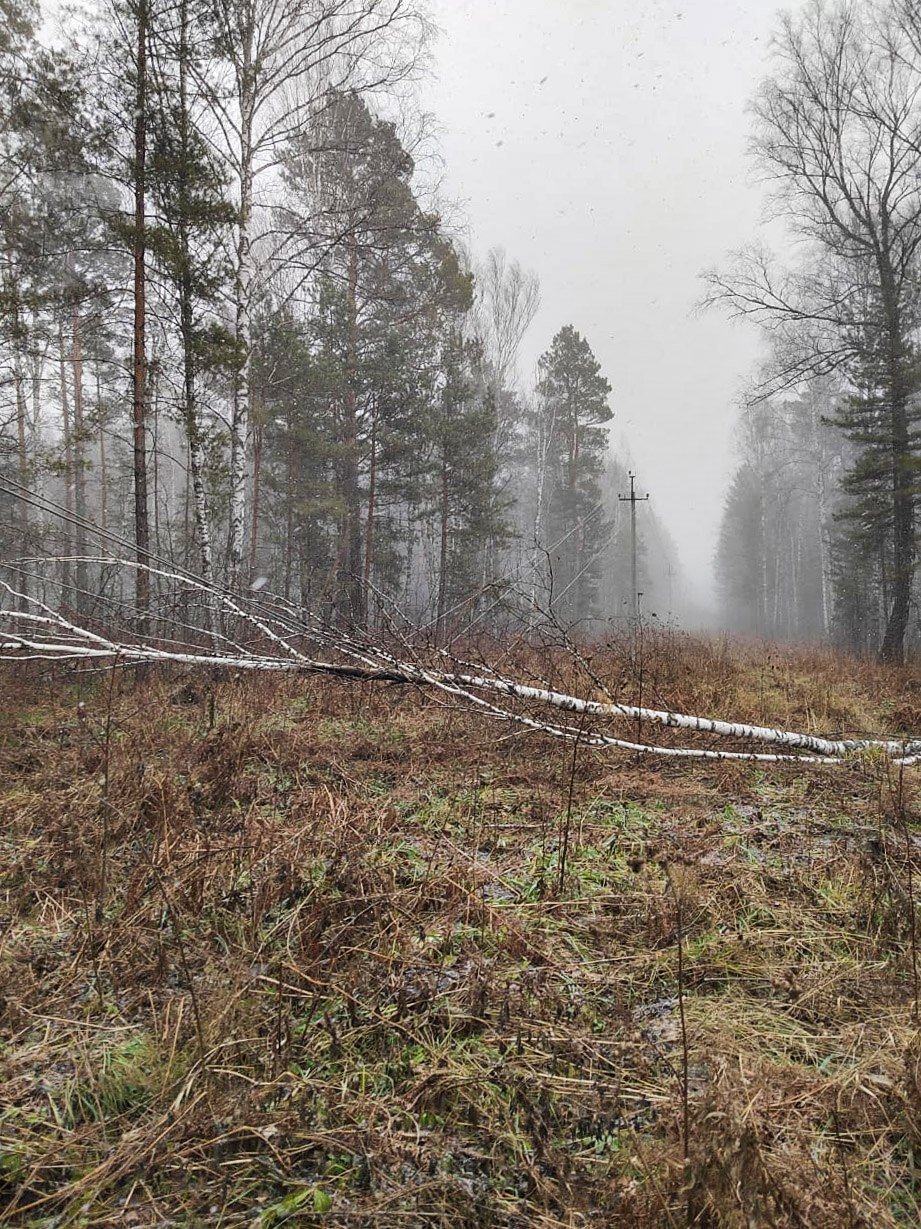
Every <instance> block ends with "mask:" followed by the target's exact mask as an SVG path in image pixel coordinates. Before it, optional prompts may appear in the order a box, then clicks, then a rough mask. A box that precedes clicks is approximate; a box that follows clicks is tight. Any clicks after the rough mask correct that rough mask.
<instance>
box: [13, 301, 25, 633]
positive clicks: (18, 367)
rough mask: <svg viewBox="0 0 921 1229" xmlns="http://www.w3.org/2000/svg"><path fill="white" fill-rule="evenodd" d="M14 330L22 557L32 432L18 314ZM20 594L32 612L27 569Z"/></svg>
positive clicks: (20, 575) (23, 576)
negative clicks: (20, 349) (30, 436)
mask: <svg viewBox="0 0 921 1229" xmlns="http://www.w3.org/2000/svg"><path fill="white" fill-rule="evenodd" d="M14 328H15V332H16V335H17V339H16V343H14V348H13V364H14V365H13V383H14V384H15V387H16V453H17V461H18V477H19V486H20V498H19V500H18V501H17V504H18V509H19V517H18V520H19V553H21V554H23V555H27V554H28V553H29V505H28V503H27V502H26V498H25V496H26V492H27V491H28V489H29V432H28V408H27V405H26V388H25V375H24V373H23V370H22V355H21V354H20V352H19V346H18V334H19V321H18V313H17V316H15V317H14ZM19 590H20V592H21V593H22V599H21V603H20V608H21V609H22V610H26V609H28V605H29V602H28V596H29V573H28V569H27V568H23V569H22V571H21V572H20V573H19Z"/></svg>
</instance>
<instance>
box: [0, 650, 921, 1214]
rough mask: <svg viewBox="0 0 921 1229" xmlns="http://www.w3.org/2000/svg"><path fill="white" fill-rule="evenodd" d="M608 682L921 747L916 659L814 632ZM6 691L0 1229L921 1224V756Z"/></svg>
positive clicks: (170, 689)
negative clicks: (802, 646) (838, 755)
mask: <svg viewBox="0 0 921 1229" xmlns="http://www.w3.org/2000/svg"><path fill="white" fill-rule="evenodd" d="M537 664H538V663H536V662H535V661H533V660H525V659H522V660H520V661H519V662H517V663H513V664H512V665H510V664H509V663H506V666H505V668H506V669H507V670H509V672H515V673H517V676H518V677H521V678H523V679H526V678H530V677H533V676H534V674H535V673H536V669H537ZM539 664H540V669H541V673H542V674H544V675H549V677H550V681H551V682H554V683H566V684H567V685H569V686H571V687H572V688H573V689H579V688H581V691H582V693H583V694H585V692H586V690H587V684H586V679H585V678H582V679H579V678H578V677H575V674H577V673H578V669H577V667H576V666H575V665H573V664H572V663H571V662H565V661H562V660H561V661H546V662H541V663H539ZM513 665H514V669H513ZM639 665H641V666H642V670H640V669H639ZM591 673H592V674H593V675H594V676H595V677H596V679H597V678H601V679H602V680H603V681H604V682H605V683H606V685H608V686H609V687H610V689H611V690H612V691H613V693H614V694H615V695H616V696H617V698H619V699H622V700H625V701H634V700H638V699H641V700H642V701H643V702H644V703H654V704H667V705H668V706H669V707H673V708H680V709H684V710H685V711H690V712H702V713H707V714H710V715H714V716H722V717H727V718H734V719H738V720H742V719H752V720H757V721H766V722H771V723H778V724H784V725H789V726H793V727H796V728H801V729H809V730H817V731H820V732H829V733H831V732H847V733H852V732H854V733H863V732H870V733H883V732H894V731H912V730H913V731H915V732H918V731H921V709H919V707H918V705H919V704H921V692H919V690H918V688H919V683H921V675H919V673H918V672H915V673H912V672H911V671H904V672H892V671H883V670H881V669H878V668H876V667H873V666H870V665H868V664H860V663H855V662H850V661H845V660H840V659H834V658H833V657H831V656H828V655H822V654H818V653H805V652H803V653H798V652H795V651H792V650H791V651H783V650H773V651H771V652H767V651H765V650H763V649H759V648H757V647H756V646H749V647H746V646H732V645H729V644H727V643H723V642H713V643H705V642H699V641H692V640H685V639H682V638H680V637H677V636H662V637H659V638H651V639H650V640H649V642H648V643H647V644H646V645H645V646H644V655H643V660H642V662H641V663H638V661H637V657H636V655H635V654H633V653H631V652H628V651H626V650H625V649H624V650H619V649H618V648H617V647H616V646H612V647H608V648H605V649H601V650H599V651H598V652H597V653H596V654H595V656H594V658H593V660H592V663H591ZM0 713H2V717H0V722H2V743H0V915H2V916H0V1013H2V1014H0V1021H2V1026H0V1038H2V1040H0V1089H2V1091H0V1225H3V1226H33V1227H35V1229H38V1227H42V1229H52V1227H55V1229H56V1227H58V1226H109V1225H111V1226H115V1225H118V1226H123V1225H124V1226H155V1225H164V1226H165V1225H176V1226H247V1227H251V1229H273V1227H275V1226H280V1225H292V1226H300V1225H313V1224H316V1225H329V1226H389V1225H398V1226H420V1227H422V1226H520V1227H521V1229H526V1227H528V1226H541V1227H547V1229H549V1227H551V1226H573V1227H575V1226H588V1225H615V1226H619V1225H623V1226H638V1227H642V1229H646V1227H648V1229H653V1227H659V1226H669V1225H672V1226H682V1227H683V1226H687V1225H691V1224H693V1225H698V1226H727V1227H728V1226H732V1227H736V1226H738V1227H739V1229H741V1227H742V1226H745V1227H747V1229H754V1227H758V1226H788V1225H789V1226H809V1227H813V1226H815V1227H819V1226H827V1227H828V1229H842V1227H843V1229H852V1227H855V1226H867V1227H872V1229H877V1227H881V1229H885V1227H886V1226H897V1225H900V1226H915V1225H917V1224H918V1223H919V1220H921V1033H919V1027H918V1020H917V1004H918V996H919V989H918V968H917V963H918V962H917V944H916V941H915V940H916V935H915V909H914V900H915V898H916V897H917V895H918V890H919V884H918V883H917V882H916V880H917V879H918V878H919V877H921V858H919V854H921V826H919V827H916V815H917V811H916V807H917V798H918V785H919V780H921V777H919V770H918V769H914V768H911V769H907V770H905V772H904V774H903V776H902V777H900V776H899V773H898V770H897V769H893V768H892V767H891V766H890V765H889V764H888V763H887V762H886V761H885V760H884V759H882V758H880V757H878V756H875V755H869V754H863V755H856V756H854V757H853V759H852V760H849V761H848V762H847V763H845V764H843V765H841V766H839V767H834V768H832V767H824V768H810V769H805V768H803V767H799V768H797V767H785V766H776V767H771V766H754V765H751V764H748V763H709V764H708V763H697V764H688V763H684V762H682V763H674V762H667V761H661V760H656V761H653V760H644V761H642V762H639V761H638V760H637V758H636V757H635V756H632V755H630V754H626V753H620V752H611V751H609V750H608V751H598V750H594V749H590V748H586V747H584V746H581V747H580V746H578V745H576V746H574V745H572V744H565V743H559V742H555V741H554V740H552V739H548V738H546V737H544V736H542V735H539V734H535V733H530V732H528V731H526V730H521V729H519V728H514V727H510V726H508V725H502V724H498V723H495V722H490V721H489V720H488V719H487V718H484V717H482V716H479V715H477V714H474V713H471V712H470V711H468V710H466V709H462V708H460V707H457V708H451V707H446V706H445V705H444V704H443V703H438V702H436V701H435V700H434V699H432V698H431V697H427V696H425V695H423V694H421V693H420V692H417V691H416V690H414V689H412V688H408V687H403V688H401V687H397V686H386V685H380V684H375V685H370V684H357V683H351V684H346V683H335V682H332V681H329V680H317V679H312V680H311V679H303V680H299V679H275V678H273V679H240V678H235V677H225V678H222V679H210V678H208V677H205V676H204V675H192V674H189V675H179V674H175V673H174V674H172V675H170V676H155V675H154V676H151V677H149V678H147V680H146V681H144V682H142V683H137V682H136V681H135V680H134V679H133V678H131V677H130V676H129V675H127V674H124V675H120V676H112V675H100V674H87V675H84V676H81V675H79V674H70V675H64V674H61V673H60V672H59V673H57V674H40V673H37V672H35V671H27V670H26V669H25V668H18V667H16V668H14V667H10V668H8V670H7V673H6V674H5V675H2V676H0ZM611 728H612V730H615V731H616V732H620V731H621V730H622V729H623V728H624V727H623V726H620V727H617V726H613V725H612V726H611ZM639 733H640V736H641V737H645V736H646V734H647V733H648V731H643V730H641V731H639ZM636 734H637V730H636V727H635V725H630V726H628V727H627V733H626V736H627V737H633V736H635V735H636ZM657 737H658V738H659V739H666V738H672V740H673V741H676V740H675V737H674V732H672V731H666V732H664V733H663V732H661V731H659V733H658V735H657ZM685 742H687V739H685ZM695 745H700V746H710V745H713V743H712V742H709V741H707V740H702V739H701V738H699V737H698V738H697V742H696V744H695ZM721 745H723V744H721ZM730 745H731V744H730ZM739 746H741V744H739ZM916 1149H919V1152H916Z"/></svg>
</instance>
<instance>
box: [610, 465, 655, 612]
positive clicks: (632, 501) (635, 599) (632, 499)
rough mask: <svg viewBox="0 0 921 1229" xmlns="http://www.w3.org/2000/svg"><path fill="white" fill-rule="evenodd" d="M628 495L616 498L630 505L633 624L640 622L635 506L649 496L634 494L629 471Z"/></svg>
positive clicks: (633, 478) (632, 480)
mask: <svg viewBox="0 0 921 1229" xmlns="http://www.w3.org/2000/svg"><path fill="white" fill-rule="evenodd" d="M629 477H630V494H629V495H618V496H617V498H618V499H619V500H620V502H621V503H622V504H626V503H628V504H629V505H630V590H631V598H630V601H631V604H632V606H633V622H634V623H635V624H636V623H639V621H640V595H639V593H638V592H637V588H636V584H637V580H636V505H637V504H638V503H642V501H643V500H644V499H648V498H649V495H648V494H647V495H637V493H636V487H635V485H634V484H635V482H636V474H635V473H634V472H633V471H632V470H631V471H630V475H629Z"/></svg>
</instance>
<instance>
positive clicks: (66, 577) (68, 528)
mask: <svg viewBox="0 0 921 1229" xmlns="http://www.w3.org/2000/svg"><path fill="white" fill-rule="evenodd" d="M58 352H59V357H58V361H59V366H60V377H61V424H62V427H63V432H64V511H65V514H66V515H65V519H64V564H63V567H62V571H61V604H62V605H63V606H73V604H74V592H73V563H72V560H71V556H72V555H73V516H74V457H73V427H72V424H71V418H70V401H69V399H68V396H67V363H66V360H65V357H64V354H65V350H64V326H63V324H61V323H60V321H59V322H58Z"/></svg>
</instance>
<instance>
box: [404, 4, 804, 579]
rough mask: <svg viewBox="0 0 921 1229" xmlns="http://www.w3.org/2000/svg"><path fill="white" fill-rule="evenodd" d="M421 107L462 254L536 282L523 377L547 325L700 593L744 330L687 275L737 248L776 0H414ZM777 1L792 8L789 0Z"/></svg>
mask: <svg viewBox="0 0 921 1229" xmlns="http://www.w3.org/2000/svg"><path fill="white" fill-rule="evenodd" d="M431 4H432V9H433V11H434V15H435V19H436V21H437V23H438V26H439V28H440V36H439V38H438V40H437V43H436V46H435V55H434V58H435V64H434V70H435V71H434V75H433V77H432V79H431V80H430V81H428V82H427V83H426V84H425V86H424V87H423V102H424V105H425V106H426V108H427V109H429V110H430V111H432V112H433V113H434V115H435V117H436V119H437V121H438V126H439V147H440V150H441V153H442V156H443V158H444V172H443V173H444V187H443V191H444V194H445V195H446V197H448V198H450V199H451V200H452V201H454V202H457V204H458V205H459V206H460V212H461V213H462V215H463V216H464V217H465V218H466V220H467V224H468V241H469V243H470V245H471V247H472V249H473V251H474V254H475V255H477V254H480V255H482V254H484V253H485V252H486V251H487V250H488V248H490V247H492V246H501V247H504V248H505V249H506V251H507V252H508V254H509V256H510V257H512V258H514V259H517V260H519V261H520V262H521V263H522V264H523V265H525V266H526V267H528V268H531V269H533V270H534V271H535V272H536V273H537V274H538V275H539V277H540V282H541V290H542V299H543V304H542V308H541V312H540V315H539V316H538V318H537V320H536V322H535V324H534V326H533V328H532V331H531V334H530V336H529V338H528V339H527V341H526V343H525V349H526V353H525V354H524V356H523V362H522V374H523V375H525V376H528V377H530V375H531V374H532V372H533V368H534V364H535V362H536V359H537V357H538V355H539V354H540V353H541V352H542V351H543V350H545V349H546V348H547V346H548V345H549V343H550V340H551V338H552V337H553V334H554V333H555V332H556V331H557V330H558V329H559V328H560V327H561V326H562V325H564V324H572V325H574V326H575V327H576V328H577V329H578V330H579V331H580V332H581V333H583V334H584V335H585V336H586V337H587V338H588V341H589V343H590V344H591V346H592V348H593V349H594V351H595V354H596V355H597V357H598V359H599V360H600V362H601V364H602V366H603V368H604V371H605V374H606V375H607V377H608V379H609V380H610V381H611V384H612V385H613V389H614V391H613V395H612V408H613V409H614V413H615V420H614V424H613V428H614V439H615V441H617V440H618V439H619V437H620V436H623V437H625V439H626V440H627V442H628V443H629V447H630V450H631V452H632V454H633V459H634V462H635V464H636V467H637V469H638V471H639V474H640V475H641V479H642V483H643V485H644V486H645V487H648V489H649V491H650V492H651V495H652V498H653V500H654V501H655V506H656V508H657V510H658V512H659V514H660V515H661V517H662V519H663V520H664V522H665V524H666V526H667V527H668V529H669V531H670V532H671V534H672V536H673V537H674V538H675V540H676V542H677V544H678V548H679V551H680V554H681V559H682V562H683V564H684V566H685V567H686V569H687V571H688V572H689V573H691V574H692V575H693V576H694V577H695V578H696V579H697V581H698V583H699V584H700V586H701V588H702V589H703V591H704V593H705V594H708V593H709V592H710V573H711V564H712V556H713V549H714V545H715V536H716V529H717V525H718V521H719V515H720V509H721V506H722V500H723V496H724V493H725V490H726V485H727V482H728V479H729V476H730V473H731V468H732V463H733V451H732V442H731V428H732V423H733V419H734V417H735V413H736V407H737V404H738V397H739V394H740V392H741V391H742V389H743V387H744V384H745V382H746V380H747V379H748V378H749V376H750V375H751V374H752V373H753V371H754V369H755V365H756V362H757V358H758V355H759V352H760V349H759V340H758V337H757V336H756V335H755V333H754V332H753V331H752V330H750V329H749V328H748V327H747V326H745V325H739V324H735V325H734V324H731V323H729V322H728V321H726V320H725V319H723V318H721V317H719V316H718V315H716V314H714V313H707V314H706V315H704V316H699V315H696V314H695V313H694V310H693V309H694V305H695V303H696V302H697V300H698V299H699V298H700V295H701V291H702V286H701V283H700V281H699V275H700V273H701V271H702V270H703V269H705V268H708V267H710V266H712V265H715V264H719V263H720V262H722V261H724V260H725V257H726V255H727V253H728V252H729V251H730V250H731V249H733V248H736V247H739V246H741V245H742V244H744V243H745V242H747V241H750V240H752V239H754V238H755V237H756V235H757V231H758V228H759V226H760V224H761V221H762V215H763V198H764V189H763V187H762V186H760V185H759V184H758V182H757V179H756V176H755V173H754V171H753V169H752V167H751V164H750V162H749V160H748V158H747V156H746V146H747V140H748V133H749V117H748V115H747V114H746V103H747V102H748V100H749V98H750V97H751V95H752V93H753V92H754V90H755V88H756V86H757V84H758V82H759V81H760V80H761V79H762V78H763V77H764V76H765V74H766V71H767V56H768V51H769V44H770V39H771V33H772V30H773V28H774V26H775V23H776V14H777V12H778V8H779V6H778V4H776V3H775V2H774V0H684V2H682V0H672V2H668V3H665V2H663V0H431ZM787 7H794V8H795V7H798V5H797V4H796V3H794V4H792V5H787Z"/></svg>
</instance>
